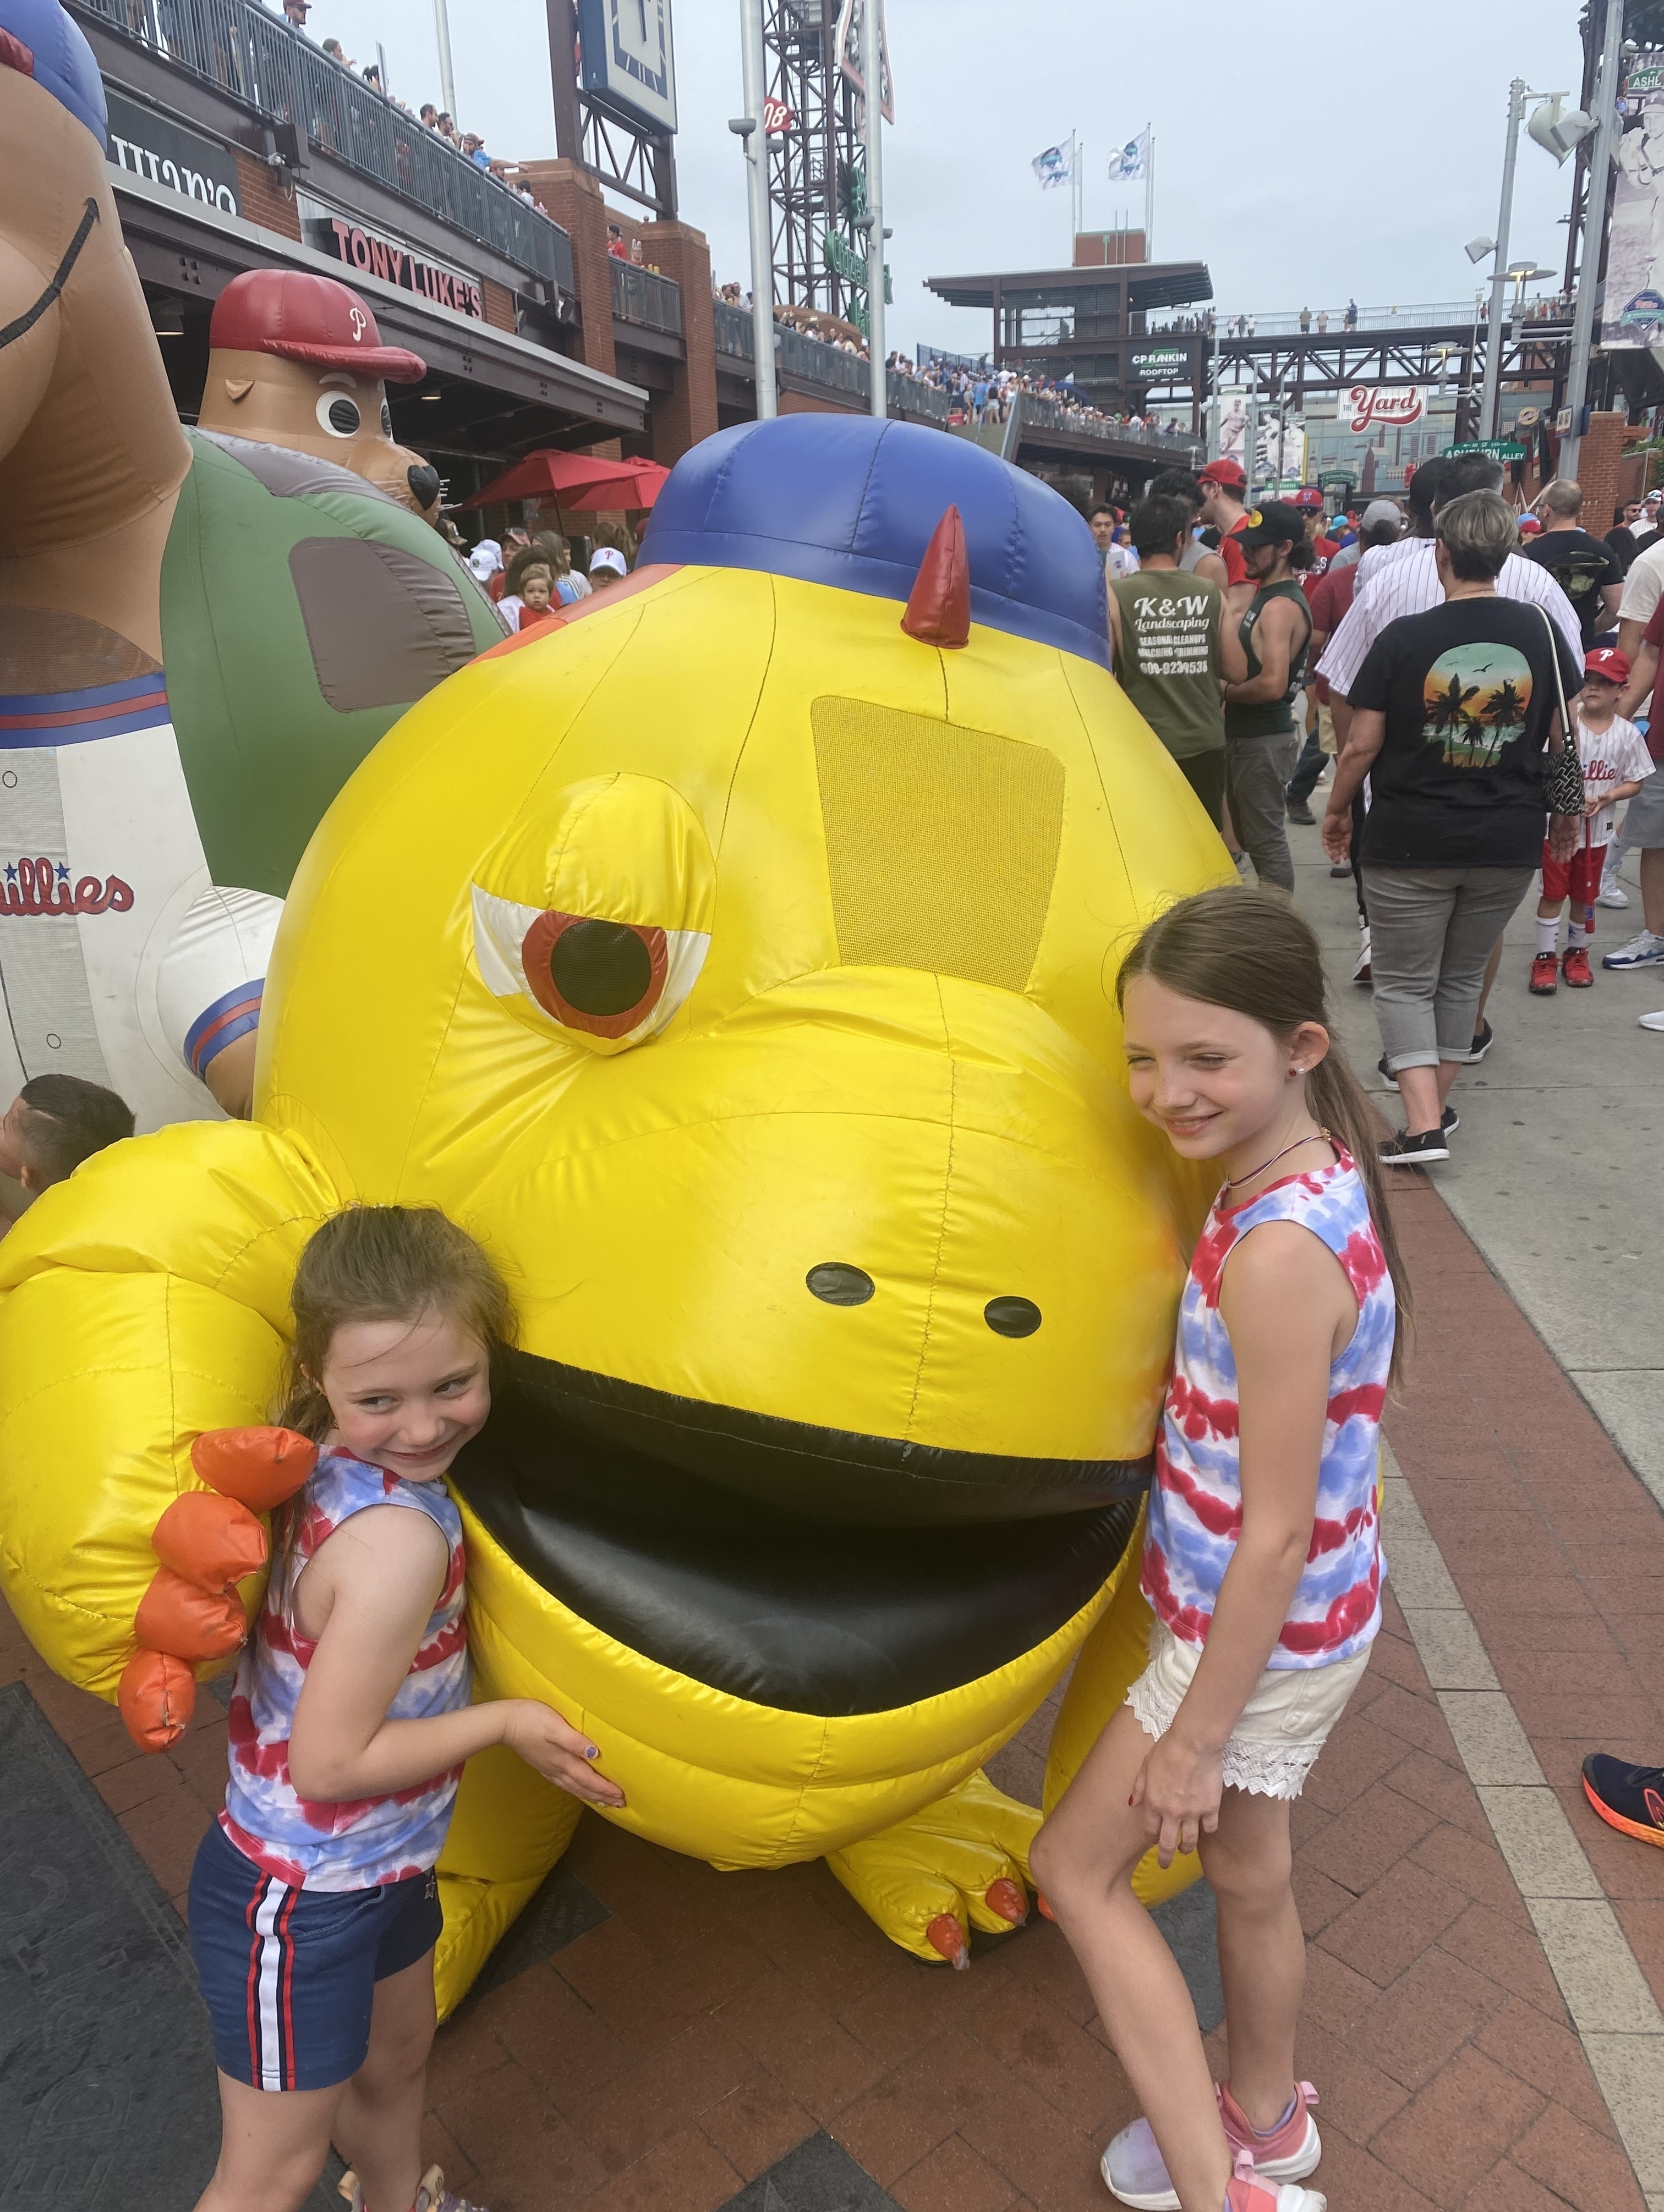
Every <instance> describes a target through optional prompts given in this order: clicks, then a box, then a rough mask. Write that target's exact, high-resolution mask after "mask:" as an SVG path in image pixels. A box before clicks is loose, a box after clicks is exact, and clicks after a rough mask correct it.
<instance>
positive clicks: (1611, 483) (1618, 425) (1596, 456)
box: [1577, 414, 1625, 538]
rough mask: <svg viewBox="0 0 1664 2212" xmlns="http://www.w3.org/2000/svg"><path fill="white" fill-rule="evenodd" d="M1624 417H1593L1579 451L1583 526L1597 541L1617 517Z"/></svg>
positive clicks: (1602, 415)
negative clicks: (1592, 533)
mask: <svg viewBox="0 0 1664 2212" xmlns="http://www.w3.org/2000/svg"><path fill="white" fill-rule="evenodd" d="M1624 421H1625V418H1624V416H1622V415H1606V414H1593V415H1591V416H1589V427H1588V435H1587V436H1586V437H1585V438H1584V440H1583V442H1582V446H1581V447H1579V449H1578V457H1577V480H1578V482H1579V483H1581V484H1582V487H1583V527H1584V529H1585V530H1592V531H1593V532H1594V534H1595V536H1596V537H1597V538H1599V537H1600V536H1601V534H1602V533H1603V532H1606V531H1608V530H1610V529H1611V528H1612V523H1613V521H1614V520H1616V518H1617V513H1618V464H1619V462H1620V461H1621V459H1622V458H1623V453H1624Z"/></svg>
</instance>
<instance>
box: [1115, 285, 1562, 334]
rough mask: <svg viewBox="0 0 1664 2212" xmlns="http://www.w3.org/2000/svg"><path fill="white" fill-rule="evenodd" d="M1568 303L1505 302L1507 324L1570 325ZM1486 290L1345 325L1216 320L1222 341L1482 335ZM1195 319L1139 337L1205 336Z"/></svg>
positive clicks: (1315, 319)
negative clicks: (1451, 332)
mask: <svg viewBox="0 0 1664 2212" xmlns="http://www.w3.org/2000/svg"><path fill="white" fill-rule="evenodd" d="M1571 312H1572V311H1571V303H1570V301H1567V300H1564V299H1562V298H1559V297H1552V298H1548V299H1543V300H1527V301H1525V302H1524V303H1523V305H1522V306H1521V307H1520V309H1519V311H1518V313H1515V306H1514V302H1513V301H1512V300H1511V299H1510V300H1509V301H1508V302H1507V320H1508V321H1509V323H1510V324H1514V323H1521V324H1524V325H1528V326H1533V327H1534V326H1535V325H1539V324H1540V325H1545V326H1546V327H1548V328H1550V329H1552V328H1554V327H1556V326H1557V325H1561V324H1565V323H1570V320H1571ZM1476 316H1477V318H1478V322H1479V325H1480V327H1481V328H1482V329H1483V328H1484V325H1485V323H1486V322H1487V321H1488V320H1489V319H1490V293H1489V290H1487V292H1486V293H1485V295H1484V298H1483V299H1482V300H1478V301H1476V300H1475V299H1474V297H1473V295H1472V294H1471V293H1470V294H1469V295H1468V297H1467V298H1466V300H1435V301H1430V302H1429V301H1422V302H1418V303H1416V304H1413V305H1411V306H1410V307H1360V308H1359V309H1358V310H1357V316H1356V320H1355V321H1349V319H1348V315H1347V310H1346V309H1345V308H1344V307H1325V308H1321V309H1319V308H1311V309H1300V308H1286V309H1285V308H1279V309H1277V311H1276V312H1275V313H1271V314H1259V313H1254V314H1250V313H1248V312H1247V311H1246V309H1244V310H1243V312H1242V313H1240V314H1235V313H1233V314H1228V315H1226V314H1221V315H1219V316H1218V317H1217V318H1216V321H1217V328H1218V334H1219V336H1220V337H1221V338H1273V337H1329V338H1335V337H1352V336H1353V335H1354V334H1355V333H1356V332H1358V331H1389V332H1391V331H1413V330H1428V329H1435V328H1436V329H1443V328H1448V326H1449V325H1452V324H1462V323H1466V324H1467V325H1470V326H1471V325H1472V323H1473V321H1474V319H1475V317H1476ZM1198 321H1199V318H1198V317H1196V316H1179V317H1176V318H1175V319H1173V320H1172V321H1170V322H1166V323H1156V322H1146V324H1145V325H1144V329H1143V333H1142V335H1143V336H1144V337H1152V338H1154V337H1169V336H1171V337H1196V336H1198V335H1199V336H1201V337H1203V338H1204V340H1205V339H1206V337H1207V336H1208V333H1207V332H1206V331H1199V332H1198V328H1197V325H1198Z"/></svg>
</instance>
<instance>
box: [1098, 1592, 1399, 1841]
mask: <svg viewBox="0 0 1664 2212" xmlns="http://www.w3.org/2000/svg"><path fill="white" fill-rule="evenodd" d="M1201 1658H1202V1651H1201V1647H1200V1645H1199V1644H1184V1643H1181V1642H1180V1641H1179V1638H1178V1637H1176V1636H1175V1635H1174V1634H1173V1631H1172V1630H1171V1629H1170V1628H1168V1627H1167V1626H1166V1625H1165V1624H1164V1623H1163V1622H1161V1621H1159V1620H1158V1621H1157V1622H1156V1623H1155V1626H1154V1628H1152V1630H1151V1631H1150V1638H1149V1666H1148V1667H1146V1668H1145V1669H1144V1671H1143V1674H1141V1675H1140V1676H1139V1677H1138V1679H1137V1681H1136V1682H1135V1683H1134V1684H1133V1686H1132V1687H1131V1689H1130V1690H1129V1691H1128V1692H1127V1703H1128V1705H1131V1708H1132V1711H1133V1715H1134V1717H1135V1718H1136V1719H1137V1723H1138V1725H1139V1727H1140V1728H1141V1729H1143V1731H1144V1734H1145V1735H1149V1736H1155V1737H1156V1738H1157V1739H1158V1740H1159V1739H1160V1738H1161V1737H1162V1736H1164V1735H1166V1734H1167V1730H1168V1729H1170V1728H1171V1727H1172V1726H1173V1716H1174V1715H1175V1714H1176V1713H1177V1711H1179V1703H1180V1701H1181V1699H1183V1697H1184V1695H1185V1692H1186V1690H1188V1689H1189V1687H1190V1686H1191V1684H1192V1681H1194V1680H1195V1679H1196V1669H1197V1668H1198V1665H1199V1664H1200V1663H1201ZM1368 1664H1369V1654H1368V1650H1363V1651H1360V1652H1358V1653H1357V1654H1356V1656H1355V1657H1353V1658H1350V1659H1337V1660H1335V1661H1333V1662H1331V1664H1330V1665H1328V1666H1326V1667H1277V1668H1266V1670H1265V1673H1264V1674H1262V1675H1261V1676H1260V1678H1259V1681H1258V1682H1256V1683H1255V1685H1254V1688H1253V1695H1252V1696H1251V1697H1250V1698H1249V1699H1248V1702H1247V1704H1246V1705H1244V1707H1243V1708H1242V1714H1241V1717H1240V1719H1239V1720H1238V1722H1237V1723H1236V1726H1235V1727H1234V1729H1232V1730H1231V1733H1230V1736H1229V1739H1228V1741H1227V1743H1226V1745H1225V1759H1224V1770H1225V1787H1226V1788H1227V1789H1228V1790H1252V1791H1253V1792H1254V1794H1255V1795H1256V1796H1260V1797H1298V1796H1299V1795H1300V1793H1301V1790H1302V1789H1303V1788H1304V1786H1305V1783H1306V1777H1307V1775H1308V1774H1309V1773H1310V1772H1311V1771H1312V1769H1313V1767H1314V1766H1315V1765H1316V1764H1317V1755H1318V1753H1319V1752H1320V1751H1321V1750H1322V1748H1323V1747H1324V1745H1325V1744H1326V1742H1327V1741H1328V1740H1329V1731H1330V1729H1332V1728H1333V1726H1334V1724H1335V1723H1336V1722H1337V1721H1338V1719H1339V1718H1340V1717H1341V1715H1342V1713H1343V1712H1344V1711H1345V1710H1346V1701H1347V1699H1349V1698H1350V1696H1351V1694H1352V1692H1353V1691H1354V1690H1355V1689H1356V1687H1357V1685H1358V1681H1359V1679H1360V1677H1361V1676H1362V1673H1363V1670H1364V1668H1366V1667H1367V1666H1368Z"/></svg>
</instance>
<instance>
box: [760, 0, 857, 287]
mask: <svg viewBox="0 0 1664 2212" xmlns="http://www.w3.org/2000/svg"><path fill="white" fill-rule="evenodd" d="M837 28H838V0H763V50H764V68H765V90H766V93H767V94H768V98H769V100H770V102H771V106H770V110H769V114H770V119H771V123H772V125H774V127H773V128H771V130H770V131H769V133H768V149H769V163H768V184H769V207H770V211H771V228H772V236H773V259H774V296H775V298H776V299H777V301H781V302H782V303H785V302H787V301H789V302H790V303H791V304H792V305H793V306H795V307H815V308H819V309H820V310H822V311H823V312H824V313H827V314H832V315H838V316H842V317H844V318H845V319H849V317H850V309H851V308H852V307H856V306H857V305H858V304H859V303H860V302H862V301H864V299H865V297H866V253H867V246H866V240H865V239H864V237H863V236H862V234H860V233H858V232H857V231H856V228H855V222H856V217H857V216H859V215H861V214H862V212H863V210H864V209H865V206H866V157H865V155H864V154H863V153H862V144H861V130H860V123H859V116H858V97H857V94H856V91H855V88H854V87H853V86H852V85H850V82H848V80H847V79H846V78H845V77H844V74H843V72H842V70H840V69H839V67H838V52H837V43H838V42H837ZM829 234H830V236H831V237H832V240H833V241H834V242H833V243H832V246H831V247H830V250H829V249H828V246H827V242H826V241H827V238H828V235H829ZM840 247H841V249H842V250H841V251H840ZM834 264H842V266H841V267H839V266H837V265H834Z"/></svg>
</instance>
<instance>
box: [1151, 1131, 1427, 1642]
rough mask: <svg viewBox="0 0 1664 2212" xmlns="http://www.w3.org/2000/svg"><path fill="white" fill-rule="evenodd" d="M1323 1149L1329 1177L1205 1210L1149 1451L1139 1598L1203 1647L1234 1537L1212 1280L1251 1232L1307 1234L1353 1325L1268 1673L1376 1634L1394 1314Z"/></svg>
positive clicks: (1216, 1283)
mask: <svg viewBox="0 0 1664 2212" xmlns="http://www.w3.org/2000/svg"><path fill="white" fill-rule="evenodd" d="M1335 1152H1336V1154H1337V1158H1335V1160H1334V1161H1333V1162H1332V1164H1331V1165H1329V1166H1328V1167H1326V1168H1322V1169H1319V1170H1316V1171H1315V1172H1314V1173H1311V1174H1307V1175H1293V1176H1284V1177H1283V1180H1282V1181H1281V1182H1275V1183H1273V1184H1272V1185H1271V1188H1269V1189H1268V1190H1264V1191H1262V1192H1261V1193H1260V1194H1259V1197H1258V1198H1254V1199H1250V1200H1248V1201H1247V1202H1246V1204H1244V1205H1241V1206H1225V1205H1223V1204H1222V1203H1220V1202H1218V1201H1216V1203H1215V1205H1214V1209H1213V1212H1211V1213H1210V1215H1209V1216H1208V1220H1207V1225H1206V1226H1205V1228H1204V1230H1203V1231H1202V1235H1201V1237H1200V1239H1199V1240H1198V1243H1197V1247H1196V1255H1195V1257H1194V1258H1193V1259H1192V1261H1191V1269H1190V1275H1189V1278H1188V1279H1187V1280H1186V1284H1185V1294H1184V1297H1183V1298H1182V1299H1181V1300H1180V1302H1179V1336H1178V1344H1177V1347H1176V1350H1175V1352H1174V1355H1173V1381H1172V1383H1170V1384H1169V1385H1168V1388H1167V1404H1166V1406H1165V1407H1164V1408H1163V1411H1162V1415H1161V1434H1160V1436H1159V1437H1158V1438H1157V1440H1156V1446H1155V1483H1154V1485H1153V1486H1152V1488H1151V1491H1150V1498H1149V1528H1148V1533H1147V1535H1146V1538H1145V1543H1144V1558H1143V1576H1142V1578H1141V1580H1142V1587H1143V1593H1144V1595H1145V1596H1146V1597H1147V1598H1148V1599H1149V1601H1150V1603H1151V1605H1152V1606H1153V1607H1155V1612H1156V1614H1157V1616H1158V1617H1159V1618H1160V1619H1161V1620H1163V1621H1165V1622H1166V1624H1167V1626H1168V1627H1169V1628H1170V1629H1171V1630H1172V1631H1173V1634H1174V1635H1175V1636H1176V1637H1178V1638H1179V1639H1180V1641H1181V1642H1183V1643H1186V1644H1205V1643H1206V1641H1207V1636H1208V1625H1209V1623H1210V1620H1212V1618H1213V1608H1214V1606H1215V1603H1216V1601H1217V1599H1218V1596H1219V1586H1220V1584H1221V1583H1222V1581H1223V1580H1224V1577H1225V1570H1226V1568H1227V1567H1228V1565H1230V1563H1231V1555H1232V1553H1233V1552H1234V1550H1235V1547H1236V1540H1237V1537H1238V1535H1239V1534H1240V1532H1241V1527H1242V1490H1241V1480H1240V1470H1239V1467H1238V1461H1237V1435H1238V1426H1239V1419H1238V1410H1237V1377H1236V1360H1235V1357H1234V1354H1233V1352H1232V1350H1231V1340H1230V1337H1229V1335H1228V1333H1227V1331H1226V1328H1225V1323H1224V1321H1223V1319H1222V1316H1221V1314H1220V1311H1219V1287H1220V1279H1221V1277H1222V1274H1223V1273H1224V1268H1225V1262H1226V1261H1227V1260H1228V1259H1229V1257H1230V1255H1231V1254H1232V1252H1233V1251H1234V1249H1236V1246H1237V1245H1238V1244H1239V1243H1240V1242H1241V1240H1242V1238H1243V1237H1246V1235H1247V1233H1248V1231H1250V1230H1251V1229H1257V1228H1259V1225H1260V1224H1261V1223H1262V1222H1265V1221H1297V1222H1299V1223H1300V1224H1301V1226H1302V1227H1304V1228H1307V1229H1309V1230H1310V1231H1312V1233H1313V1234H1314V1236H1315V1237H1320V1238H1321V1239H1322V1241H1323V1243H1325V1244H1326V1245H1327V1247H1328V1248H1329V1249H1330V1251H1332V1253H1333V1254H1334V1255H1335V1257H1336V1259H1337V1260H1338V1261H1339V1262H1340V1264H1341V1266H1342V1267H1343V1268H1344V1270H1345V1273H1346V1278H1347V1280H1348V1281H1349V1282H1350V1284H1351V1285H1352V1290H1353V1292H1354V1294H1355V1296H1356V1298H1357V1302H1358V1317H1357V1325H1356V1328H1354V1329H1353V1331H1352V1335H1351V1340H1350V1343H1349V1344H1348V1345H1347V1346H1346V1347H1345V1349H1344V1351H1343V1352H1341V1354H1340V1356H1339V1357H1338V1358H1337V1359H1336V1360H1335V1361H1334V1362H1333V1364H1332V1366H1331V1367H1330V1370H1329V1410H1328V1419H1327V1420H1326V1422H1325V1424H1324V1430H1323V1457H1322V1462H1321V1465H1320V1469H1319V1474H1318V1494H1317V1516H1316V1519H1315V1521H1314V1523H1313V1528H1312V1546H1311V1550H1310V1551H1309V1552H1308V1553H1307V1558H1306V1565H1305V1569H1304V1571H1303V1572H1302V1574H1301V1578H1300V1586H1299V1588H1298V1589H1296V1590H1295V1595H1294V1600H1293V1602H1292V1603H1291V1605H1290V1606H1289V1619H1288V1622H1287V1624H1286V1626H1284V1628H1283V1633H1282V1634H1281V1636H1280V1637H1279V1638H1277V1644H1276V1645H1275V1646H1274V1647H1273V1649H1272V1651H1271V1657H1270V1659H1269V1660H1268V1661H1267V1662H1266V1665H1267V1666H1268V1667H1269V1668H1288V1667H1322V1666H1327V1665H1328V1664H1330V1663H1331V1662H1332V1661H1335V1660H1338V1659H1350V1658H1351V1657H1352V1656H1353V1655H1354V1654H1355V1653H1356V1652H1359V1651H1362V1650H1364V1649H1365V1647H1366V1646H1367V1645H1368V1644H1370V1643H1371V1642H1372V1641H1373V1640H1374V1635H1375V1632H1376V1630H1377V1628H1378V1627H1379V1626H1380V1625H1381V1580H1382V1577H1383V1575H1384V1574H1385V1572H1386V1562H1385V1560H1384V1559H1383V1558H1382V1556H1381V1529H1380V1525H1379V1520H1378V1516H1377V1511H1376V1504H1375V1476H1376V1462H1377V1456H1378V1451H1379V1440H1380V1429H1381V1407H1382V1404H1383V1403H1384V1401H1385V1399H1386V1395H1387V1370H1388V1368H1389V1366H1390V1365H1391V1363H1392V1358H1393V1331H1394V1328H1395V1327H1396V1325H1397V1319H1398V1314H1397V1306H1396V1303H1395V1300H1394V1297H1393V1280H1392V1277H1391V1276H1390V1275H1389V1274H1388V1273H1387V1260H1386V1256H1385V1255H1384V1254H1383V1253H1382V1251H1381V1239H1380V1238H1379V1237H1377V1236H1376V1234H1375V1225H1374V1222H1373V1221H1372V1220H1371V1218H1370V1216H1369V1202H1368V1194H1367V1193H1366V1192H1365V1189H1364V1185H1363V1178H1362V1176H1360V1175H1359V1173H1358V1171H1357V1169H1356V1165H1355V1164H1354V1163H1353V1161H1352V1158H1351V1156H1350V1153H1348V1152H1347V1151H1346V1149H1345V1147H1344V1146H1341V1145H1337V1146H1335Z"/></svg>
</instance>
